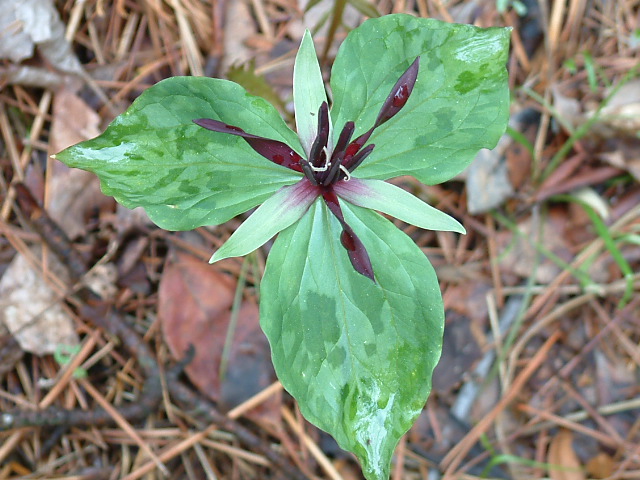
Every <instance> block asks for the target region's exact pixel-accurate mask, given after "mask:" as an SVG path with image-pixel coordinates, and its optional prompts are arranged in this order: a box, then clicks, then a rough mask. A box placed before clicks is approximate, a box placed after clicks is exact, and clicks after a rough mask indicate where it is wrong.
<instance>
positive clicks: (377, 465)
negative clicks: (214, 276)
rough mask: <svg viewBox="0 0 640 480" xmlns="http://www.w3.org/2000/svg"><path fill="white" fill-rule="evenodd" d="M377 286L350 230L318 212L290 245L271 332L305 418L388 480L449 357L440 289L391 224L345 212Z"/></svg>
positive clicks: (273, 281) (273, 277) (277, 253)
mask: <svg viewBox="0 0 640 480" xmlns="http://www.w3.org/2000/svg"><path fill="white" fill-rule="evenodd" d="M341 203H342V208H343V211H344V215H345V219H346V221H347V223H349V225H351V226H352V228H353V230H354V231H355V232H356V234H357V235H358V236H359V238H360V239H361V240H362V242H363V243H364V245H365V246H366V248H367V250H368V252H369V255H370V257H371V261H372V263H373V269H374V272H375V277H376V283H374V282H372V281H371V280H369V279H368V278H366V277H364V276H363V275H360V274H358V273H356V272H355V271H354V269H353V267H352V266H351V264H350V262H349V258H348V256H347V253H346V251H345V249H344V248H343V247H342V246H341V244H340V240H339V236H340V232H341V230H342V228H341V226H340V224H339V222H338V221H337V220H336V218H335V217H334V216H333V215H332V214H331V213H330V212H329V210H328V208H327V207H326V205H325V203H324V202H322V201H316V202H315V203H314V204H313V205H312V206H311V207H310V209H309V211H308V212H307V213H306V214H305V215H304V216H303V217H302V219H301V220H300V221H299V222H298V223H296V224H294V225H292V226H291V227H289V228H288V229H286V230H283V231H282V232H281V233H280V235H279V236H278V238H277V240H276V242H275V244H274V246H273V248H272V250H271V253H270V255H269V258H268V261H267V267H266V271H265V276H264V278H263V280H262V284H261V301H260V317H261V319H260V321H261V325H262V328H263V330H264V331H265V333H266V335H267V337H268V338H269V342H270V343H271V349H272V356H273V362H274V365H275V368H276V372H277V373H278V377H279V378H280V380H281V381H282V384H283V385H284V386H285V388H286V389H287V390H288V391H289V392H290V393H291V394H292V395H293V396H294V397H295V398H296V399H297V401H298V403H299V405H300V409H301V411H302V413H303V414H304V415H305V417H306V418H307V419H308V420H310V421H311V422H313V423H314V424H316V425H317V426H318V427H320V428H322V429H323V430H325V431H327V432H329V433H330V434H331V435H332V436H333V437H334V438H335V439H336V440H337V441H338V443H339V444H340V445H341V446H342V448H344V449H346V450H350V451H352V452H354V453H355V454H356V455H357V456H358V458H359V459H360V461H361V463H362V467H363V471H364V472H365V475H366V476H367V478H368V479H370V480H372V479H377V480H379V479H385V480H386V479H388V473H389V463H390V460H391V456H392V454H393V451H394V448H395V446H396V444H397V442H398V440H399V439H400V437H401V436H402V435H403V434H404V433H405V432H406V431H407V430H408V429H409V427H410V426H411V424H412V422H413V421H414V420H415V418H416V417H417V416H418V414H419V413H420V411H421V410H422V408H423V406H424V404H425V402H426V400H427V396H428V395H429V391H430V389H431V374H432V371H433V368H434V367H435V365H436V363H437V361H438V359H439V357H440V352H441V348H442V331H443V321H444V313H443V306H442V299H441V295H440V290H439V287H438V282H437V279H436V276H435V273H434V270H433V268H432V267H431V264H430V263H429V261H428V260H427V258H426V257H425V255H424V254H423V253H422V251H421V250H420V249H419V248H418V247H417V246H416V245H415V244H414V243H413V241H412V240H411V239H410V238H409V237H407V236H406V235H405V234H404V233H403V232H401V231H400V230H398V229H397V228H396V227H395V226H394V225H393V224H392V223H390V222H389V221H388V220H386V219H384V218H383V217H381V216H380V215H379V214H377V213H375V212H372V211H370V210H365V209H362V208H360V207H355V206H352V205H349V204H348V203H345V202H341Z"/></svg>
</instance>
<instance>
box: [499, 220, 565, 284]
mask: <svg viewBox="0 0 640 480" xmlns="http://www.w3.org/2000/svg"><path fill="white" fill-rule="evenodd" d="M567 228H570V225H568V224H567V220H566V213H564V212H563V211H562V210H561V209H558V210H554V209H552V210H550V211H549V214H548V216H547V217H546V218H545V224H544V226H543V227H542V229H541V230H540V227H539V226H538V224H537V223H536V222H534V221H533V220H532V218H531V217H529V218H527V219H525V220H522V221H521V222H519V223H518V229H519V231H520V234H521V235H519V236H517V237H516V238H515V239H514V238H513V237H514V235H513V233H512V232H511V231H504V232H500V233H499V234H498V235H497V237H496V238H497V241H498V242H497V243H498V249H499V252H500V269H501V270H502V271H504V272H507V273H515V274H516V275H518V276H520V277H522V278H528V277H529V276H531V274H532V273H534V269H535V277H536V281H537V282H540V283H542V284H546V283H549V282H551V281H552V280H553V279H554V278H555V277H556V275H558V274H559V273H560V267H559V266H558V265H556V264H555V263H553V262H552V261H551V260H549V259H548V258H545V257H544V256H542V255H540V254H539V253H538V251H537V250H536V248H535V246H534V245H533V243H532V242H535V241H540V242H542V243H543V244H544V246H545V248H546V249H548V250H550V251H551V252H553V253H555V254H556V255H557V256H559V257H560V258H561V259H562V260H565V261H569V260H570V259H571V249H570V246H569V243H568V239H567V234H566V229H567ZM540 231H541V232H542V235H540V234H539V232H540ZM538 257H539V258H540V262H539V264H538ZM536 264H537V268H536Z"/></svg>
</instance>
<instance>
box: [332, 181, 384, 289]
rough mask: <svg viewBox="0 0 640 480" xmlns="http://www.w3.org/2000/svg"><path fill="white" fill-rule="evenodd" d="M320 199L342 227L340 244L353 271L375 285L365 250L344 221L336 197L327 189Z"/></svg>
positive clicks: (371, 267) (369, 260)
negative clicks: (345, 251)
mask: <svg viewBox="0 0 640 480" xmlns="http://www.w3.org/2000/svg"><path fill="white" fill-rule="evenodd" d="M322 198H323V199H324V201H325V203H326V204H327V206H328V207H329V210H331V213H333V214H334V215H335V217H336V218H337V219H338V221H339V222H340V225H342V233H341V234H340V243H342V246H343V247H344V248H345V249H346V250H347V255H348V256H349V261H350V262H351V265H352V266H353V268H354V270H355V271H356V272H358V273H359V274H361V275H364V276H365V277H367V278H368V279H370V280H371V281H372V282H374V283H375V281H376V280H375V278H374V276H373V266H372V265H371V259H370V258H369V254H368V253H367V249H366V248H365V246H364V244H363V243H362V241H361V240H360V239H359V238H358V236H357V235H356V234H355V232H354V231H353V229H352V228H351V227H350V226H349V225H348V224H347V222H346V221H345V219H344V215H343V214H342V209H341V208H340V203H339V201H338V197H337V196H336V194H335V193H334V191H333V189H327V190H325V191H324V192H322Z"/></svg>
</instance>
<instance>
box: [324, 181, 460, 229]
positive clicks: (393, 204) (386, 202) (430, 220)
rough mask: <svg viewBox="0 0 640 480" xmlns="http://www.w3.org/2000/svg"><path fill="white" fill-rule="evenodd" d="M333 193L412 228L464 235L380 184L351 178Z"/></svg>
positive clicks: (442, 215) (394, 189)
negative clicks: (412, 226)
mask: <svg viewBox="0 0 640 480" xmlns="http://www.w3.org/2000/svg"><path fill="white" fill-rule="evenodd" d="M336 193H337V194H338V196H339V197H340V198H343V199H344V200H346V201H348V202H350V203H352V204H354V205H358V206H359V207H364V208H370V209H372V210H377V211H379V212H382V213H386V214H387V215H391V216H392V217H395V218H397V219H398V220H402V221H403V222H406V223H409V224H411V225H415V226H416V227H420V228H424V229H426V230H440V231H444V232H458V233H466V231H465V229H464V227H463V226H462V225H460V223H459V222H458V221H457V220H456V219H454V218H452V217H450V216H449V215H447V214H446V213H444V212H441V211H440V210H438V209H437V208H434V207H432V206H431V205H429V204H428V203H425V202H423V201H422V200H420V199H419V198H418V197H416V196H414V195H411V194H410V193H409V192H407V191H406V190H403V189H402V188H400V187H397V186H395V185H392V184H390V183H387V182H384V181H382V180H371V179H362V178H354V177H351V180H350V181H349V182H341V183H339V184H337V185H336Z"/></svg>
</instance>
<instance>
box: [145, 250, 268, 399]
mask: <svg viewBox="0 0 640 480" xmlns="http://www.w3.org/2000/svg"><path fill="white" fill-rule="evenodd" d="M234 293H235V281H233V280H232V279H231V278H230V277H228V276H227V275H224V274H223V273H221V272H220V271H219V270H217V268H216V267H214V266H212V265H209V264H207V263H206V262H204V261H202V260H200V259H197V258H194V257H192V256H190V255H186V254H181V253H178V254H175V255H174V256H173V258H172V259H171V260H170V261H169V262H168V263H167V266H166V268H165V271H164V273H163V275H162V280H161V281H160V288H159V292H158V297H159V298H158V317H159V318H160V322H161V325H162V332H163V336H164V339H165V342H166V343H167V345H168V346H169V350H170V351H171V354H172V355H173V356H174V357H175V358H176V359H181V358H184V355H185V352H186V351H187V349H188V348H189V346H190V345H193V346H194V347H195V357H194V359H193V360H192V361H191V363H189V364H188V365H187V367H186V369H185V370H186V373H187V375H188V377H189V379H190V380H191V381H192V382H193V383H194V384H195V385H196V386H197V387H198V388H199V389H200V390H201V391H202V392H203V393H205V394H206V395H207V396H208V397H209V398H211V399H213V400H216V401H217V400H222V402H223V403H225V404H226V405H227V406H229V407H232V406H235V405H236V404H238V403H240V402H241V401H243V400H245V399H247V398H249V397H250V396H252V395H254V394H255V393H257V392H258V391H260V390H261V389H263V388H265V387H267V386H268V385H269V384H270V383H271V382H272V381H273V374H272V370H271V363H270V362H269V349H268V344H267V341H266V338H265V337H264V335H262V333H261V331H260V329H259V326H258V316H259V314H258V308H257V306H256V305H255V304H254V303H251V302H249V301H245V302H243V304H242V306H241V308H240V311H239V313H238V319H237V325H236V330H235V334H234V337H233V345H232V348H231V352H230V358H229V362H228V365H227V370H226V376H225V380H224V381H221V379H220V377H219V373H220V363H221V358H222V351H223V348H224V345H225V341H226V336H227V330H228V326H229V321H230V316H231V310H230V309H231V306H232V304H233V297H234Z"/></svg>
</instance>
